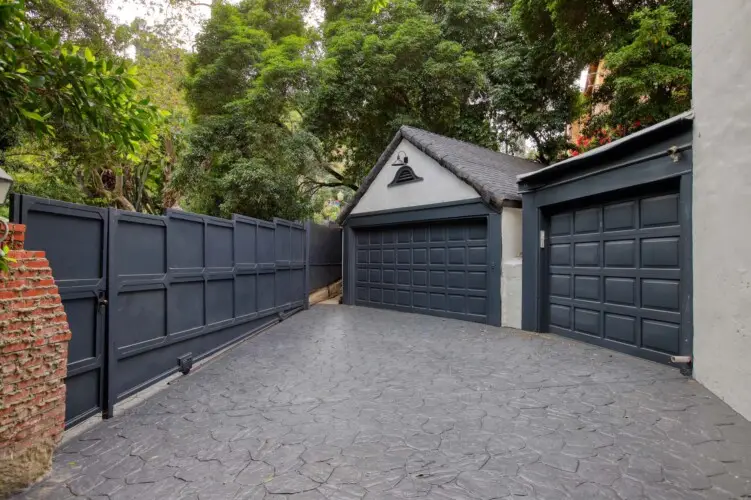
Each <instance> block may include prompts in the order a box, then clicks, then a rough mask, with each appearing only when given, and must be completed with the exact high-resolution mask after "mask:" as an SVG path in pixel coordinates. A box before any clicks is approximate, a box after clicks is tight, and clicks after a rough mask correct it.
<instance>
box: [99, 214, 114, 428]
mask: <svg viewBox="0 0 751 500" xmlns="http://www.w3.org/2000/svg"><path fill="white" fill-rule="evenodd" d="M116 227H117V210H116V209H114V208H108V209H107V248H106V249H105V251H106V252H107V256H106V258H107V288H106V290H107V291H106V299H107V305H106V306H105V308H104V315H105V316H104V325H105V326H104V370H102V373H103V374H104V404H103V405H102V418H103V419H108V418H112V417H114V416H115V399H116V398H117V394H116V393H115V365H116V362H115V341H114V339H113V338H112V331H113V328H112V324H111V322H112V318H113V316H114V315H113V314H110V309H111V308H112V307H114V306H115V304H113V300H115V299H116V297H117V290H115V291H114V293H113V292H112V287H113V286H117V281H116V279H115V278H116V276H117V263H116V262H115V259H113V254H114V253H115V252H114V251H113V250H114V248H115V232H116Z"/></svg>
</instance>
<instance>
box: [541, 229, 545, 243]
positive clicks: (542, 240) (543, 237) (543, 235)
mask: <svg viewBox="0 0 751 500" xmlns="http://www.w3.org/2000/svg"><path fill="white" fill-rule="evenodd" d="M540 248H545V230H544V229H542V230H540Z"/></svg>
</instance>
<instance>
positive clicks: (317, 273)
mask: <svg viewBox="0 0 751 500" xmlns="http://www.w3.org/2000/svg"><path fill="white" fill-rule="evenodd" d="M305 229H306V231H307V233H308V240H309V242H308V248H309V266H310V268H309V269H310V270H309V273H310V287H309V290H310V291H313V290H317V289H319V288H322V287H324V286H326V285H330V284H331V283H334V282H335V281H338V280H340V279H342V229H341V228H340V227H338V226H334V225H320V224H315V223H313V222H308V223H307V224H306V228H305Z"/></svg>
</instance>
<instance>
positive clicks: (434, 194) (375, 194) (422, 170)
mask: <svg viewBox="0 0 751 500" xmlns="http://www.w3.org/2000/svg"><path fill="white" fill-rule="evenodd" d="M399 153H402V156H404V155H406V156H407V157H408V158H409V162H408V164H409V166H410V167H412V170H413V171H414V173H415V175H417V176H418V177H422V178H423V180H422V181H420V182H410V183H408V184H400V185H395V186H391V187H389V184H390V183H391V181H393V180H394V176H395V175H396V171H397V170H398V167H394V166H393V163H394V162H396V157H397V155H398V154H399ZM479 196H480V195H479V194H478V193H477V191H475V190H474V188H472V187H471V186H470V185H469V184H466V183H465V182H464V181H462V180H461V179H459V178H457V177H456V176H455V175H454V174H452V173H451V172H449V171H448V170H447V169H445V168H443V167H442V166H441V165H439V164H438V162H436V161H435V160H433V159H432V158H430V157H429V156H428V155H426V154H425V153H423V152H422V151H420V150H419V149H418V148H416V147H415V146H414V145H413V144H412V143H410V142H409V141H408V140H406V139H402V141H401V142H400V143H399V146H398V147H397V148H396V149H395V150H394V152H393V153H392V154H391V157H390V158H389V159H388V161H387V162H386V164H385V165H384V167H383V169H382V170H381V171H380V172H379V174H378V175H377V176H376V178H375V179H374V180H373V183H372V184H371V185H370V187H368V190H367V191H366V192H365V194H364V195H363V196H362V198H361V199H360V201H359V202H358V203H357V205H356V206H355V207H354V208H353V209H352V212H351V213H352V214H363V213H368V212H377V211H380V210H393V209H397V208H407V207H417V206H420V205H431V204H434V203H446V202H451V201H461V200H471V199H474V198H477V197H479Z"/></svg>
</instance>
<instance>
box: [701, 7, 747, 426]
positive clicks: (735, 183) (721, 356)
mask: <svg viewBox="0 0 751 500" xmlns="http://www.w3.org/2000/svg"><path fill="white" fill-rule="evenodd" d="M693 8H694V16H693V47H694V49H693V66H694V67H693V78H694V81H693V100H694V110H695V119H694V167H693V168H694V184H693V212H692V215H693V245H694V246H693V264H694V266H693V271H694V375H695V377H696V379H697V380H698V381H699V382H701V383H702V384H704V385H705V386H706V387H708V388H709V389H710V390H711V391H713V392H714V393H715V394H717V395H718V396H720V397H721V398H722V399H724V400H725V401H726V402H727V403H728V404H729V405H730V406H732V407H733V408H734V409H736V410H737V411H738V412H739V413H741V414H742V415H744V416H745V417H746V418H748V419H751V231H749V227H750V226H749V221H750V220H751V30H749V26H751V2H749V1H748V0H722V1H721V2H718V1H716V0H694V2H693Z"/></svg>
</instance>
